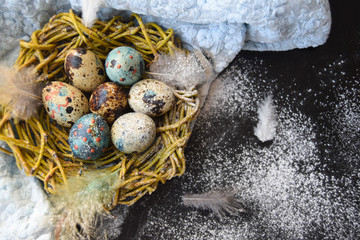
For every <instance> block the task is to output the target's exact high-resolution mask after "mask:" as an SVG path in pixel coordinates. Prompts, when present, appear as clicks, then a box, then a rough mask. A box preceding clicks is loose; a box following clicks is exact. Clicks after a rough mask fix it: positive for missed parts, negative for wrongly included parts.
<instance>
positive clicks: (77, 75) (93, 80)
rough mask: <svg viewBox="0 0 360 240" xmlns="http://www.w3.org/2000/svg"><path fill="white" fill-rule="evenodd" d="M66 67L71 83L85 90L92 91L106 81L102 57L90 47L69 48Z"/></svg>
mask: <svg viewBox="0 0 360 240" xmlns="http://www.w3.org/2000/svg"><path fill="white" fill-rule="evenodd" d="M64 67H65V72H66V74H67V76H68V78H69V81H70V83H71V84H72V85H74V86H75V87H77V88H78V89H80V90H82V91H84V92H91V91H93V90H94V89H95V88H96V87H97V86H98V85H100V84H101V83H103V82H105V70H104V66H103V64H102V62H101V60H100V58H99V57H98V56H96V55H95V53H93V52H91V51H90V50H88V49H85V48H74V49H71V50H69V51H68V53H67V54H66V57H65V63H64Z"/></svg>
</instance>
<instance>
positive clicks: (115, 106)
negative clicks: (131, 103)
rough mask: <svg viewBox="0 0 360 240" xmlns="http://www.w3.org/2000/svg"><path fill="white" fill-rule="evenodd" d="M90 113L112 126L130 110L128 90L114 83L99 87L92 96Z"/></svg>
mask: <svg viewBox="0 0 360 240" xmlns="http://www.w3.org/2000/svg"><path fill="white" fill-rule="evenodd" d="M89 105H90V111H91V112H93V113H97V114H99V115H101V116H102V117H104V118H105V120H106V121H107V122H108V123H109V124H111V123H113V122H114V121H115V119H117V118H118V117H119V116H120V115H122V114H124V113H125V112H126V110H127V109H128V100H127V90H126V89H125V87H123V86H120V85H119V84H117V83H114V82H106V83H103V84H101V85H99V86H98V87H97V88H96V89H95V90H94V91H93V93H92V94H91V97H90V102H89Z"/></svg>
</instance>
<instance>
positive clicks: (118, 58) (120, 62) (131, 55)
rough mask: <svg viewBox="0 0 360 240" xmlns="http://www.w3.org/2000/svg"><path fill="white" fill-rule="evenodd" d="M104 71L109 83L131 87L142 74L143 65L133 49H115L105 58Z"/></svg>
mask: <svg viewBox="0 0 360 240" xmlns="http://www.w3.org/2000/svg"><path fill="white" fill-rule="evenodd" d="M105 70H106V74H107V76H108V77H109V78H110V80H111V81H113V82H116V83H119V84H120V85H132V84H134V83H135V82H137V81H139V80H140V79H141V76H142V75H143V74H144V71H145V63H144V59H143V58H142V56H141V54H140V53H139V52H138V51H136V50H135V49H133V48H131V47H117V48H115V49H113V50H112V51H111V52H110V53H109V54H108V56H107V57H106V60H105Z"/></svg>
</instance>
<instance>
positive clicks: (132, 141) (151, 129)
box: [111, 112, 156, 153]
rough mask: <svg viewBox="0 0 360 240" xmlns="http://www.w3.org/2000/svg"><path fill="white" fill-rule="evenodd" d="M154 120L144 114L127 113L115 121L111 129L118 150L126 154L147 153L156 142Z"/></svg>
mask: <svg viewBox="0 0 360 240" xmlns="http://www.w3.org/2000/svg"><path fill="white" fill-rule="evenodd" d="M155 136H156V125H155V122H154V120H153V119H152V118H151V117H149V116H147V115H145V114H142V113H134V112H131V113H126V114H124V115H122V116H121V117H119V118H118V119H116V120H115V122H114V124H113V126H112V128H111V139H112V142H113V144H114V145H115V147H116V148H117V149H119V150H120V151H122V152H124V153H140V152H143V151H145V150H146V149H147V148H148V147H149V146H150V145H151V144H152V142H153V141H154V139H155Z"/></svg>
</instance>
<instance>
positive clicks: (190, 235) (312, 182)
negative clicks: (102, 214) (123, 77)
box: [136, 59, 360, 240]
mask: <svg viewBox="0 0 360 240" xmlns="http://www.w3.org/2000/svg"><path fill="white" fill-rule="evenodd" d="M247 64H248V65H249V64H254V63H248V62H246V61H244V62H243V66H242V67H241V68H242V70H239V69H238V68H236V67H233V68H230V69H228V70H227V71H225V73H223V74H222V75H221V76H220V77H219V78H218V79H217V80H216V81H215V83H214V84H213V86H212V88H211V93H210V94H209V98H208V99H207V102H206V104H205V106H204V109H203V110H202V112H201V114H200V116H199V118H198V120H197V123H196V126H195V128H194V131H195V133H194V135H193V136H192V139H191V142H190V143H189V144H190V146H189V147H188V149H187V152H186V154H187V162H188V169H187V172H186V173H185V175H184V176H183V177H181V178H182V179H179V180H177V181H178V182H176V183H174V184H175V185H176V186H175V187H174V188H172V186H171V183H170V184H169V186H168V188H167V189H166V191H168V193H165V196H162V197H163V198H162V199H159V201H158V204H155V205H151V206H150V210H149V212H148V214H147V220H146V221H145V223H144V225H143V226H141V228H140V231H139V233H138V237H137V238H136V239H199V240H200V239H204V240H205V239H206V240H209V239H214V240H215V239H216V240H219V239H221V240H222V239H223V240H228V239H355V238H356V236H357V235H358V234H359V227H360V226H359V216H360V215H359V199H360V194H359V178H360V173H359V163H358V162H359V151H358V150H357V149H358V147H359V146H360V140H359V139H360V129H359V127H360V108H359V103H360V99H359V97H358V95H359V94H358V93H359V86H360V84H359V81H358V80H357V79H359V78H357V77H358V76H355V78H343V79H339V76H336V77H334V74H336V73H341V72H342V71H343V70H342V69H343V67H344V66H343V64H344V60H341V59H340V60H339V61H338V60H337V61H335V62H334V63H333V64H330V66H329V67H328V68H326V69H322V70H321V71H320V72H319V76H321V77H322V76H323V78H322V79H323V80H322V81H321V84H320V85H321V87H322V89H323V90H324V92H319V93H317V96H315V97H316V99H318V100H317V101H318V102H315V103H314V104H315V105H316V106H320V108H319V109H321V107H325V108H324V110H323V111H320V112H319V113H317V114H314V115H315V116H317V119H316V117H313V116H312V117H310V116H307V115H306V114H305V113H303V112H302V111H298V110H297V109H300V108H301V107H302V106H303V105H304V104H306V102H307V101H309V98H311V96H313V95H312V94H314V93H313V92H312V91H313V90H312V89H309V90H308V92H309V93H311V94H310V95H308V96H307V95H306V94H307V93H306V92H296V91H295V90H291V89H292V88H291V87H289V89H290V91H289V89H287V90H282V89H280V88H279V87H278V86H277V82H276V80H274V79H268V76H267V75H266V71H265V73H264V76H259V74H257V71H256V68H255V67H254V68H253V67H252V66H253V65H251V66H248V65H247ZM256 64H258V65H260V66H259V67H261V61H259V60H257V61H256ZM254 65H255V64H254ZM243 69H247V70H243ZM262 72H264V71H262ZM338 75H340V74H338ZM259 79H260V80H259ZM343 81H351V82H350V83H348V84H344V82H343ZM289 84H291V83H289ZM351 85H352V86H354V87H353V88H351V87H346V86H351ZM269 92H274V93H275V94H274V103H275V106H277V112H278V123H279V126H278V128H277V135H276V137H275V139H274V141H273V142H271V143H269V144H261V143H260V142H259V141H258V140H257V138H256V137H255V136H253V127H254V125H255V124H256V121H257V119H256V111H257V106H258V103H259V102H260V101H261V100H262V99H263V98H264V96H266V94H268V93H269ZM327 94H328V95H334V96H335V98H336V101H333V100H332V101H330V100H329V99H331V98H329V97H326V95H327ZM295 96H297V97H295ZM209 132H212V133H213V134H212V135H210V134H209ZM195 136H196V138H195ZM209 136H212V137H209ZM167 184H168V183H167ZM226 186H228V187H233V188H234V189H236V190H237V196H238V198H239V199H240V200H241V201H243V203H244V205H245V206H246V207H247V209H248V210H249V214H247V215H243V216H239V217H226V218H224V219H218V218H217V217H216V216H215V214H213V213H211V212H209V211H198V210H195V209H191V208H186V207H184V206H182V205H181V202H180V200H179V201H176V202H173V199H174V195H175V196H179V199H180V198H181V196H182V194H184V193H186V192H190V193H191V192H192V193H201V192H206V191H209V190H213V189H220V188H223V187H226ZM165 187H166V186H165ZM155 194H156V193H155ZM166 196H168V197H169V198H168V199H167V197H166ZM169 199H170V200H169ZM171 199H172V200H171Z"/></svg>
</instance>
